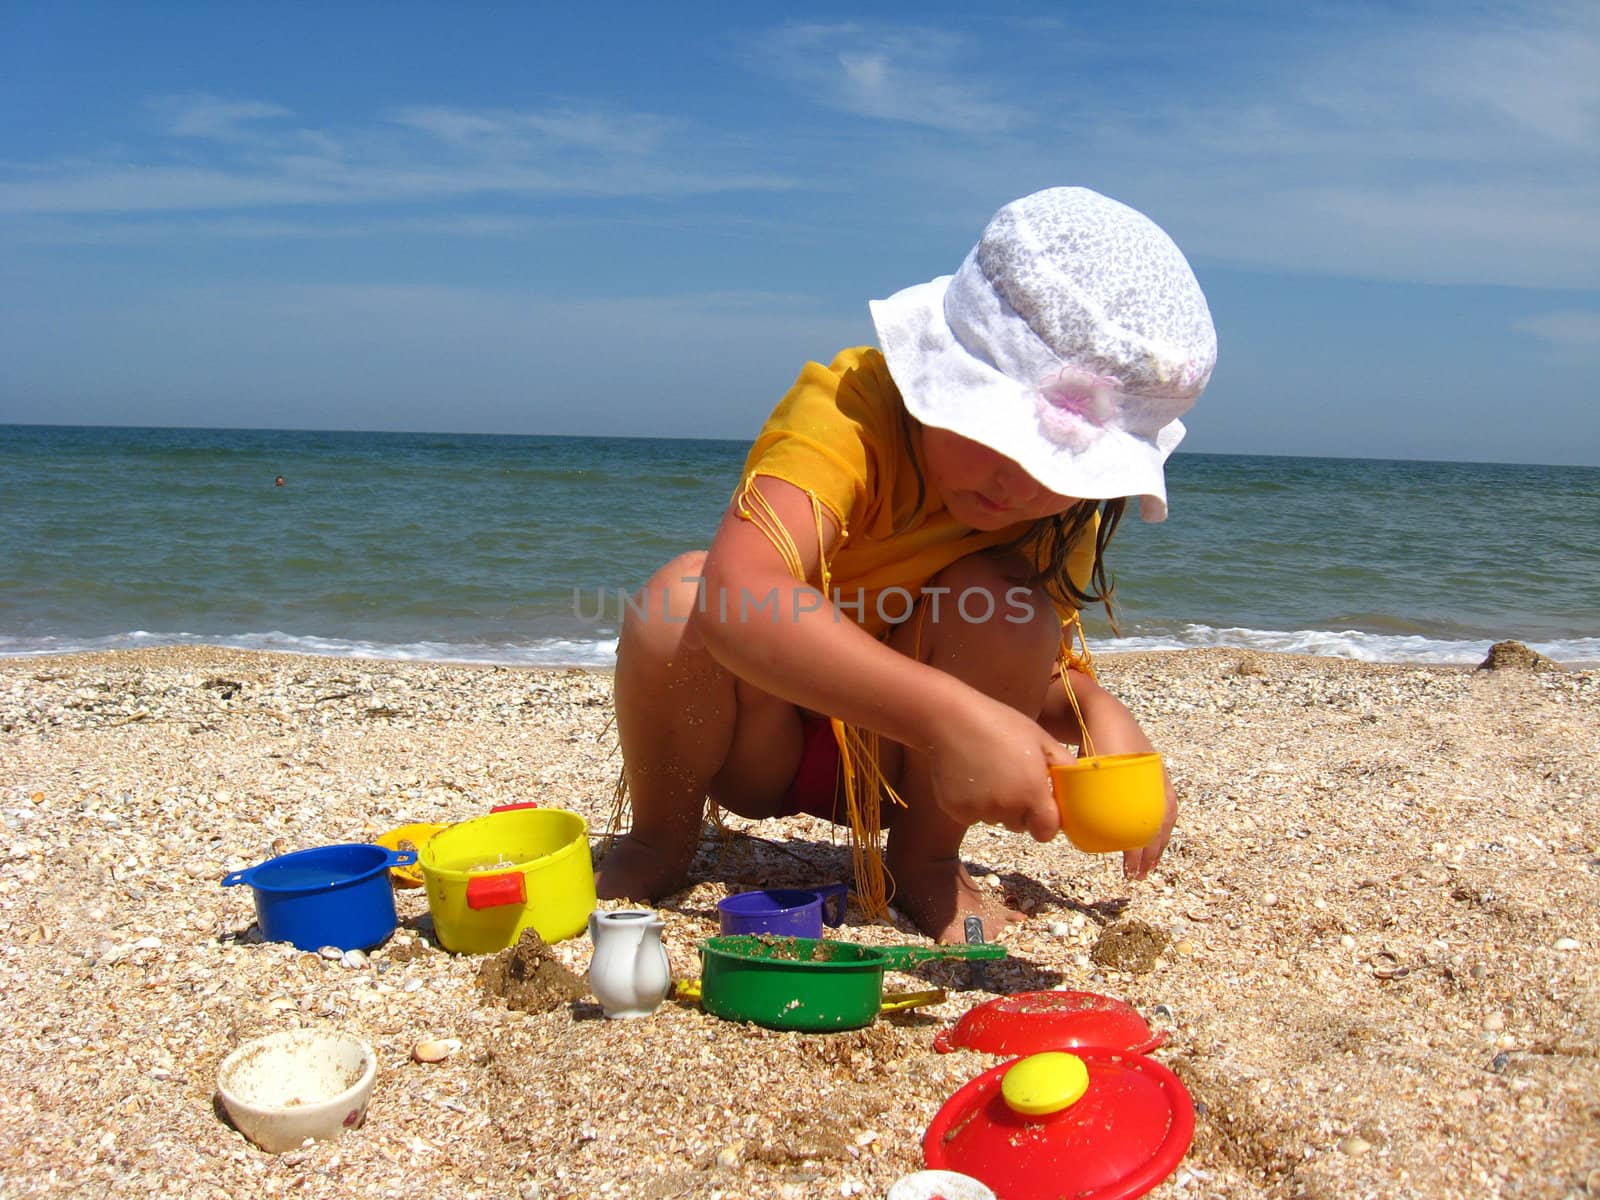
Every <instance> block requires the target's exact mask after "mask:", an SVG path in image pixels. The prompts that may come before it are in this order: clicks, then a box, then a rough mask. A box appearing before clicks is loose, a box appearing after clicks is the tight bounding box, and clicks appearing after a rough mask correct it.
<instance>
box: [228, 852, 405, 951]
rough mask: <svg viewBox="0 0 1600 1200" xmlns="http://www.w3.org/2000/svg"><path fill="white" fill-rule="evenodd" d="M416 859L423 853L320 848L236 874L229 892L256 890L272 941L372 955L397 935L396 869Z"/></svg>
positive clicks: (264, 932)
mask: <svg viewBox="0 0 1600 1200" xmlns="http://www.w3.org/2000/svg"><path fill="white" fill-rule="evenodd" d="M416 861H417V852H416V851H415V850H389V849H386V848H385V847H383V846H374V845H372V844H370V843H366V842H351V843H347V844H344V845H339V846H317V847H315V848H313V849H311V850H296V851H295V852H294V853H292V854H280V855H278V857H277V858H269V859H267V861H266V862H264V863H258V864H257V865H256V866H253V867H247V868H246V869H245V870H243V871H234V872H233V873H232V874H230V875H227V876H225V877H224V878H223V880H222V886H223V887H233V886H234V885H235V884H239V883H248V884H249V885H250V889H251V891H253V892H254V893H255V900H256V924H258V925H259V926H261V936H262V937H263V938H265V939H266V940H267V941H269V942H293V943H294V944H295V945H296V946H298V947H299V948H300V949H302V950H320V949H322V947H324V946H337V947H338V948H339V949H341V950H366V949H368V948H369V947H371V946H376V945H377V944H378V943H379V942H381V941H383V939H384V938H386V937H388V936H389V935H390V934H391V933H393V932H394V926H395V911H394V889H393V888H392V887H391V886H390V883H389V868H390V867H405V866H410V865H411V864H412V863H414V862H416Z"/></svg>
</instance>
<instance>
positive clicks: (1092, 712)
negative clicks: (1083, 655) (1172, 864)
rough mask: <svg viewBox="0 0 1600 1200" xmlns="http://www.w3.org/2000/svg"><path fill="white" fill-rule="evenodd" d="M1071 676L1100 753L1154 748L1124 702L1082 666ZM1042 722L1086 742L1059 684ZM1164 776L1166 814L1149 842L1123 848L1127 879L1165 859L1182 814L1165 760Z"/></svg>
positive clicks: (1143, 751)
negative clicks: (1135, 848) (1095, 679)
mask: <svg viewBox="0 0 1600 1200" xmlns="http://www.w3.org/2000/svg"><path fill="white" fill-rule="evenodd" d="M1067 678H1068V679H1069V680H1070V681H1071V683H1072V694H1073V695H1074V696H1075V697H1077V701H1078V707H1079V708H1080V709H1081V710H1082V712H1083V723H1084V724H1085V725H1087V726H1088V727H1089V737H1090V738H1091V739H1092V740H1093V742H1094V750H1095V753H1096V754H1146V753H1149V752H1151V751H1153V750H1154V749H1155V747H1154V746H1153V745H1151V744H1150V739H1149V738H1148V737H1146V736H1145V732H1144V730H1143V729H1141V728H1140V726H1139V722H1138V721H1136V720H1135V719H1134V716H1133V714H1132V713H1131V712H1129V711H1128V708H1127V706H1126V705H1125V704H1123V703H1122V701H1120V700H1118V699H1117V698H1116V697H1115V696H1113V695H1112V694H1111V693H1110V692H1108V691H1106V690H1105V688H1103V687H1101V686H1100V685H1099V684H1098V683H1096V682H1095V681H1094V680H1093V679H1091V678H1090V677H1089V676H1088V675H1085V674H1084V673H1083V672H1082V671H1069V672H1068V673H1067ZM1058 702H1059V703H1058ZM1043 724H1044V726H1045V727H1046V728H1047V729H1049V730H1050V731H1051V732H1052V733H1053V734H1056V735H1058V736H1059V737H1060V739H1061V740H1062V741H1064V742H1071V743H1073V744H1075V745H1078V746H1081V745H1083V733H1082V731H1081V730H1080V729H1079V728H1078V722H1077V718H1076V717H1074V716H1073V714H1072V709H1071V707H1070V706H1069V705H1068V704H1067V703H1066V699H1065V697H1064V696H1062V695H1061V689H1060V686H1059V684H1055V685H1054V686H1052V689H1051V701H1050V704H1049V706H1048V708H1047V715H1046V716H1045V717H1044V718H1043ZM1161 780H1162V783H1163V784H1164V785H1165V787H1166V792H1167V813H1166V816H1165V817H1164V818H1163V819H1162V822H1161V828H1160V829H1159V830H1158V831H1157V832H1156V836H1155V837H1153V838H1152V839H1150V843H1149V845H1147V846H1145V847H1143V848H1142V849H1139V850H1128V851H1126V852H1124V853H1123V855H1122V873H1123V874H1124V875H1125V876H1127V877H1128V878H1129V879H1143V878H1144V877H1145V876H1146V875H1148V874H1150V872H1151V871H1152V870H1153V869H1154V868H1155V865H1156V863H1158V862H1160V861H1161V855H1162V852H1163V851H1165V850H1166V848H1167V842H1168V841H1169V840H1170V839H1171V837H1172V827H1173V825H1174V824H1175V823H1176V822H1177V819H1178V793H1177V791H1176V790H1175V789H1174V788H1173V786H1172V778H1171V777H1170V776H1169V775H1168V774H1167V768H1166V764H1165V763H1163V764H1162V767H1161Z"/></svg>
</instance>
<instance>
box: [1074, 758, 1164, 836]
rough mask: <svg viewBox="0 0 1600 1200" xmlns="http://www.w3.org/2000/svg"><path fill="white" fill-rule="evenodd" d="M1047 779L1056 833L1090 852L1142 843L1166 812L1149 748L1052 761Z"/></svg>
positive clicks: (1159, 777) (1157, 765) (1158, 769)
mask: <svg viewBox="0 0 1600 1200" xmlns="http://www.w3.org/2000/svg"><path fill="white" fill-rule="evenodd" d="M1050 783H1051V786H1052V788H1053V789H1054V791H1055V796H1056V807H1057V808H1058V809H1059V810H1060V812H1061V831H1062V832H1063V833H1065V834H1066V835H1067V837H1068V839H1070V840H1071V842H1072V844H1073V845H1074V846H1076V847H1077V848H1078V849H1080V850H1086V851H1088V852H1089V853H1090V854H1109V853H1111V852H1112V851H1116V850H1137V849H1139V848H1140V847H1142V846H1147V845H1149V843H1150V839H1151V838H1153V837H1155V836H1156V833H1157V832H1158V831H1159V830H1160V829H1161V821H1162V819H1163V818H1164V817H1165V816H1166V812H1167V794H1166V785H1165V783H1164V781H1163V779H1162V775H1161V755H1159V754H1156V753H1154V752H1150V753H1147V754H1096V755H1091V756H1090V757H1088V758H1080V759H1078V760H1077V761H1076V762H1073V763H1054V764H1052V765H1051V767H1050Z"/></svg>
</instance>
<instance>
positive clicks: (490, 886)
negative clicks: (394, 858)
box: [417, 808, 595, 954]
mask: <svg viewBox="0 0 1600 1200" xmlns="http://www.w3.org/2000/svg"><path fill="white" fill-rule="evenodd" d="M588 830H589V826H588V823H587V822H586V821H584V819H583V818H582V817H580V816H579V815H578V814H577V813H575V812H568V811H567V810H566V809H561V808H522V809H509V810H507V811H505V812H492V813H489V814H488V815H487V816H482V817H475V818H474V819H472V820H470V821H463V822H461V823H460V824H459V825H451V826H450V827H449V828H447V829H444V830H441V831H440V832H438V833H436V834H434V835H433V836H432V837H431V838H429V839H428V840H427V842H425V843H424V844H423V846H422V848H421V849H420V850H419V851H418V852H417V853H418V857H417V862H418V865H419V866H421V868H422V879H423V883H424V885H425V886H426V887H427V889H428V911H429V912H431V913H432V914H433V928H434V932H435V933H436V934H437V935H438V938H439V944H440V945H441V946H443V947H444V948H445V949H446V950H452V951H454V952H455V953H457V954H493V953H495V952H496V951H498V950H504V949H505V948H506V947H507V946H512V945H515V944H516V941H517V938H519V937H520V936H521V935H522V931H523V930H524V929H533V930H535V931H537V933H538V934H539V936H540V937H541V938H543V939H544V940H545V941H547V942H558V941H561V940H562V939H563V938H569V937H576V936H577V935H578V934H580V933H582V932H583V931H584V930H586V929H588V927H589V914H590V913H591V912H592V911H594V906H595V892H594V864H593V861H592V860H591V859H590V857H589V836H588Z"/></svg>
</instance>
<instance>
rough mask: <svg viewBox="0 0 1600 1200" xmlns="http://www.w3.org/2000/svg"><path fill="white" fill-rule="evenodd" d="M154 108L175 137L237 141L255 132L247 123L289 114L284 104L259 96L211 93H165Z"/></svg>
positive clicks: (153, 103)
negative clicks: (244, 97) (236, 97)
mask: <svg viewBox="0 0 1600 1200" xmlns="http://www.w3.org/2000/svg"><path fill="white" fill-rule="evenodd" d="M150 106H151V108H153V109H155V110H156V111H157V112H159V113H163V114H165V116H166V127H167V132H169V133H171V134H172V135H173V136H175V137H189V138H211V139H215V140H217V141H238V140H241V139H248V138H253V137H255V136H256V133H255V130H254V129H249V128H246V126H247V124H248V123H250V122H256V121H269V120H271V119H273V118H275V117H287V116H289V115H291V114H290V112H289V110H288V109H287V108H284V107H283V106H282V105H281V104H268V103H265V102H264V101H260V100H224V99H221V98H220V97H217V96H210V95H204V94H199V95H186V96H164V97H161V98H160V99H157V100H153V101H151V105H150Z"/></svg>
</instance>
